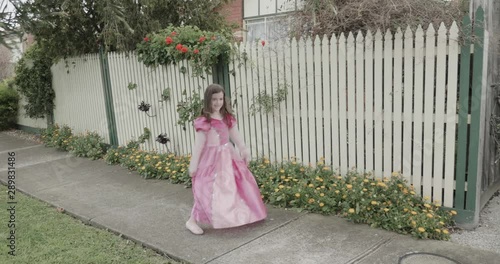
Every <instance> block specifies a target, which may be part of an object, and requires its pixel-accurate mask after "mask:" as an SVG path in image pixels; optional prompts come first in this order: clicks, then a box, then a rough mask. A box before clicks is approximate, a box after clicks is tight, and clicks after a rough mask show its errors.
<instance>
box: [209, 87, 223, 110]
mask: <svg viewBox="0 0 500 264" xmlns="http://www.w3.org/2000/svg"><path fill="white" fill-rule="evenodd" d="M223 105H224V93H223V92H220V93H214V94H212V102H211V104H210V106H211V107H212V112H213V113H218V112H219V111H220V109H221V108H222V106H223Z"/></svg>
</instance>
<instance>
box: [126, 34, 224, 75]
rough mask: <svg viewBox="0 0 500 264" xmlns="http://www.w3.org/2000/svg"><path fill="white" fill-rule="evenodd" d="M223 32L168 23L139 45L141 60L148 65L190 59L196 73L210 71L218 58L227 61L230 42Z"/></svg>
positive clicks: (137, 50) (174, 62)
mask: <svg viewBox="0 0 500 264" xmlns="http://www.w3.org/2000/svg"><path fill="white" fill-rule="evenodd" d="M227 39H228V37H227V36H225V34H223V33H217V32H210V31H203V30H200V29H199V28H197V27H195V26H181V27H174V26H169V27H167V28H165V29H163V30H161V31H159V32H157V33H152V34H148V35H147V36H146V37H144V39H143V41H142V42H140V43H139V44H137V49H136V52H137V55H138V58H139V61H142V62H143V63H144V64H145V65H146V66H158V65H169V64H176V63H178V62H180V61H182V60H188V61H189V62H190V64H191V66H192V67H193V75H194V76H199V75H202V74H203V73H204V72H211V70H212V66H213V65H215V64H217V63H218V62H219V60H221V61H222V62H226V63H227V62H228V61H229V57H230V52H231V44H230V42H229V41H228V40H227Z"/></svg>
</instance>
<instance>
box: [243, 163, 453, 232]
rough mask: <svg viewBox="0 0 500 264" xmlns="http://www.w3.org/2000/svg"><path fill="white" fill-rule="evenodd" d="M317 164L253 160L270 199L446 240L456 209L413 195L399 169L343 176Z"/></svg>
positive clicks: (354, 220) (351, 173) (266, 198)
mask: <svg viewBox="0 0 500 264" xmlns="http://www.w3.org/2000/svg"><path fill="white" fill-rule="evenodd" d="M317 165H318V166H317V167H316V168H312V167H304V166H302V165H301V164H299V163H298V162H297V161H295V160H292V161H289V162H285V163H283V164H270V162H269V160H267V159H261V160H256V161H252V162H251V163H250V169H251V171H252V172H253V173H254V175H255V177H256V179H257V182H258V184H259V187H260V189H261V193H262V198H263V199H264V201H266V202H267V203H269V204H272V205H275V206H279V207H285V208H301V209H306V210H308V211H311V212H316V213H322V214H338V215H339V216H342V217H345V218H347V219H349V220H351V221H353V222H356V223H366V224H369V225H371V226H372V227H380V228H383V229H386V230H391V231H395V232H397V233H402V234H411V235H413V236H415V237H419V238H431V239H439V240H448V239H449V238H450V236H449V231H448V227H449V226H452V225H453V224H454V223H453V220H452V216H453V215H454V214H456V212H455V211H446V210H443V209H442V208H440V205H439V204H437V203H429V202H426V200H427V199H422V198H421V197H420V196H417V195H416V193H415V191H414V190H413V186H408V185H407V183H406V182H405V180H404V179H403V178H402V177H401V176H400V175H399V174H393V177H391V178H384V179H375V178H373V177H371V176H370V175H368V174H358V173H356V172H350V173H348V174H347V175H346V176H344V177H342V176H340V175H337V174H336V173H335V172H333V171H332V170H331V168H330V167H328V166H325V165H324V164H323V161H320V162H318V164H317Z"/></svg>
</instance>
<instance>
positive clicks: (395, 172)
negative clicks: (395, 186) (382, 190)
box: [391, 171, 399, 177]
mask: <svg viewBox="0 0 500 264" xmlns="http://www.w3.org/2000/svg"><path fill="white" fill-rule="evenodd" d="M398 175H399V173H398V172H397V171H393V172H392V174H391V176H392V177H396V176H398Z"/></svg>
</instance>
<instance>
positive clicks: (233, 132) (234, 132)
mask: <svg viewBox="0 0 500 264" xmlns="http://www.w3.org/2000/svg"><path fill="white" fill-rule="evenodd" d="M229 138H230V139H231V141H232V142H233V143H234V144H235V145H236V146H237V147H238V149H239V150H240V153H241V157H242V158H243V160H244V161H245V162H246V163H247V164H248V163H249V162H250V150H249V149H248V148H247V147H246V146H245V142H244V141H243V138H242V137H241V134H240V132H239V131H238V128H236V125H233V127H232V128H230V129H229Z"/></svg>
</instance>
